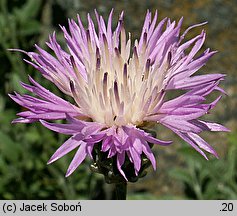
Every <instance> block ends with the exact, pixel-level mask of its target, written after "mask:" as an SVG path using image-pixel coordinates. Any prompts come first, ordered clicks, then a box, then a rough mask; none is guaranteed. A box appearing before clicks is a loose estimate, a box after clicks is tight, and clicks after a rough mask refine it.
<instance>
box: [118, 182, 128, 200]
mask: <svg viewBox="0 0 237 216" xmlns="http://www.w3.org/2000/svg"><path fill="white" fill-rule="evenodd" d="M115 196H116V200H126V196H127V182H119V183H115Z"/></svg>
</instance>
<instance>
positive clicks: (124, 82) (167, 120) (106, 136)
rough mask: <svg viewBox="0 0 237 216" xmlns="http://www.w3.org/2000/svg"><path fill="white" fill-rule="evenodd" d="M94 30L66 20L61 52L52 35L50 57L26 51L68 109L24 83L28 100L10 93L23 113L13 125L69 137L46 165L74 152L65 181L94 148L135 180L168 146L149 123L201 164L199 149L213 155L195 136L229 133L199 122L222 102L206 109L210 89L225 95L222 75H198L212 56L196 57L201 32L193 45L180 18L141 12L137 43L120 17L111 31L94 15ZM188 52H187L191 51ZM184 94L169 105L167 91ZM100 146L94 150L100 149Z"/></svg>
mask: <svg viewBox="0 0 237 216" xmlns="http://www.w3.org/2000/svg"><path fill="white" fill-rule="evenodd" d="M95 15H96V19H97V25H96V26H95V24H94V22H93V21H92V19H91V17H90V15H88V27H87V28H85V27H84V26H83V24H82V21H81V19H80V17H79V16H78V17H77V19H78V21H77V23H76V22H75V21H74V20H69V31H68V30H66V28H65V27H61V29H62V31H63V33H64V38H65V40H66V45H67V50H63V49H62V48H61V46H60V45H59V44H58V42H57V41H56V35H55V33H53V35H51V36H50V37H49V42H48V43H47V45H48V47H49V48H50V49H51V50H52V51H53V52H54V54H49V53H48V52H46V51H45V50H43V49H41V48H40V47H39V46H37V45H36V49H37V52H25V53H26V54H27V55H28V56H29V57H30V58H31V60H32V61H28V60H26V61H27V62H28V63H29V64H31V65H32V66H33V67H35V68H36V69H37V70H38V71H39V72H40V73H41V74H42V75H43V76H44V77H45V78H46V79H48V80H50V81H51V82H52V83H54V84H55V85H56V86H57V87H58V88H59V89H60V90H61V91H62V92H63V93H64V94H66V95H68V96H70V97H72V98H73V99H74V103H70V102H68V101H66V100H64V99H62V98H60V97H58V96H56V95H55V94H53V93H51V92H49V91H48V90H47V89H45V88H44V87H42V86H41V85H40V84H39V83H37V82H36V81H34V80H33V79H32V78H31V77H30V78H29V80H30V82H31V85H28V84H25V83H22V86H23V87H24V88H25V89H27V90H28V91H30V92H32V93H34V94H35V95H36V97H33V96H30V95H19V94H17V93H15V95H10V96H11V98H12V99H13V100H14V101H15V102H17V103H18V104H20V105H21V106H23V107H25V108H27V109H28V110H27V111H24V112H20V113H18V115H19V116H20V118H18V119H16V120H14V122H15V123H16V122H20V123H31V122H35V121H40V122H41V123H42V124H43V125H44V126H45V127H47V128H49V129H50V130H53V131H56V132H58V133H63V134H68V135H71V138H69V139H68V140H67V141H66V142H65V143H64V144H62V145H61V146H60V147H59V148H58V150H57V151H56V152H55V153H54V155H53V156H52V157H51V159H50V160H49V163H52V162H54V161H56V160H57V159H59V158H61V157H62V156H64V155H65V154H67V153H68V152H70V151H72V150H73V149H78V150H77V152H76V154H75V156H74V158H73V160H72V162H71V164H70V165H69V168H68V171H67V174H66V176H69V175H70V174H71V173H72V172H73V171H74V170H75V169H76V168H77V167H78V166H79V165H80V164H81V162H82V161H83V160H84V159H85V158H86V156H89V157H91V158H93V159H95V156H94V155H93V154H94V150H95V148H97V152H98V151H100V152H105V154H106V157H107V158H115V161H116V167H117V169H118V171H119V172H120V174H121V175H122V176H123V177H124V178H125V179H127V177H126V173H125V172H124V169H125V168H124V166H125V165H124V163H125V159H126V158H128V160H129V161H130V163H131V164H133V166H134V173H135V175H138V173H139V171H140V169H141V166H142V157H146V158H148V159H149V160H150V162H151V164H152V165H153V167H154V169H155V167H156V161H155V157H154V155H153V153H152V151H151V147H150V143H153V144H158V145H168V144H170V143H171V141H162V140H158V139H156V138H154V137H153V136H152V135H151V134H149V133H148V132H146V131H144V130H143V126H144V125H146V124H147V123H149V122H151V123H155V124H162V125H164V126H166V127H167V128H169V129H171V130H172V131H174V132H175V133H176V134H177V135H178V136H180V137H181V138H182V139H183V140H185V141H186V142H187V143H189V144H190V145H191V146H192V147H193V148H195V149H196V150H197V151H198V152H199V153H201V154H202V155H203V156H204V157H205V158H207V157H206V155H205V153H204V152H203V151H202V149H203V150H205V151H207V152H209V153H211V154H213V155H215V156H216V157H217V153H216V152H215V151H214V149H213V148H212V147H211V146H210V145H209V144H208V143H207V142H206V141H204V140H203V139H202V138H201V137H200V136H199V135H198V134H199V133H200V132H202V131H205V130H209V131H227V130H228V129H226V128H225V127H223V126H221V125H219V124H217V123H210V122H205V121H203V120H200V119H199V118H200V117H202V116H203V115H205V114H207V113H208V112H209V110H211V109H212V108H213V107H215V105H216V103H217V102H218V101H219V99H220V98H221V96H219V97H218V98H217V99H216V100H215V101H213V102H212V103H205V99H206V96H207V95H209V94H210V93H211V92H212V91H214V90H217V91H220V92H222V93H223V92H224V91H223V90H222V89H221V88H220V87H218V84H219V82H220V81H221V80H223V77H224V75H222V74H208V75H196V76H194V74H195V72H197V71H198V70H199V69H200V68H201V67H202V66H203V65H205V63H206V62H207V61H208V59H209V58H210V57H211V56H213V55H214V54H215V51H210V49H207V50H205V51H204V52H203V53H202V54H201V55H199V56H197V52H198V51H199V50H200V48H201V47H202V46H203V43H204V40H205V36H206V34H205V31H204V30H203V31H202V32H201V33H200V34H199V35H197V36H196V37H194V38H192V39H191V40H188V41H185V42H184V39H185V35H186V34H187V33H188V31H189V30H190V29H192V28H194V27H197V26H200V25H202V24H203V23H202V24H198V25H194V26H191V27H190V28H188V29H187V30H186V31H185V32H184V33H183V34H181V33H180V30H181V25H182V21H183V19H180V20H179V22H178V23H177V24H176V22H175V21H173V22H171V20H170V19H168V18H165V19H163V20H162V21H160V22H159V23H157V12H156V13H155V15H154V18H152V16H151V12H149V11H148V12H147V15H146V17H145V22H144V25H143V28H142V33H141V37H140V39H139V40H135V41H134V42H133V41H131V35H130V34H127V33H126V32H125V28H124V22H123V16H124V15H123V13H121V15H120V17H119V21H118V24H117V27H116V28H115V29H114V31H113V30H112V15H113V11H112V12H111V13H110V15H109V18H108V22H107V24H106V23H105V21H104V19H103V18H102V17H101V16H100V15H99V14H98V13H97V12H95ZM187 50H190V51H189V52H188V51H187ZM174 90H184V91H183V92H184V93H183V94H182V95H180V96H178V97H176V98H174V99H172V100H168V98H167V93H168V92H169V91H174ZM58 119H66V120H67V121H68V123H67V124H59V123H52V122H51V123H50V122H48V120H58ZM98 146H99V147H98Z"/></svg>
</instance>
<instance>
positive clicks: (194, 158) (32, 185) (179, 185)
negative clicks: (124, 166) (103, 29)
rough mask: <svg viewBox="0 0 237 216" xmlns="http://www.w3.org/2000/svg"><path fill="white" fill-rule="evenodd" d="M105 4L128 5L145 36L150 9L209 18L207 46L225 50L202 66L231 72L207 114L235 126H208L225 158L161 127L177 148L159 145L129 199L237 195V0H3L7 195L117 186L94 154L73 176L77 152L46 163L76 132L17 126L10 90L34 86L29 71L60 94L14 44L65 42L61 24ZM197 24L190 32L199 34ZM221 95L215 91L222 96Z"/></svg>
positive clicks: (1, 91)
mask: <svg viewBox="0 0 237 216" xmlns="http://www.w3.org/2000/svg"><path fill="white" fill-rule="evenodd" d="M95 8H96V9H97V10H98V11H99V12H100V13H101V14H102V15H103V16H104V17H105V18H107V17H108V14H109V12H110V10H111V8H114V9H115V15H114V25H115V24H116V21H117V17H118V14H119V13H120V12H121V11H122V10H124V11H125V25H126V29H127V31H130V32H132V37H133V38H137V37H138V36H139V32H140V31H141V28H142V23H143V19H144V16H145V13H146V10H147V9H150V10H151V11H153V12H154V11H155V10H156V9H158V11H159V20H160V19H162V18H163V17H165V16H168V17H170V18H171V19H176V20H177V19H179V18H180V17H181V16H184V25H183V30H184V29H185V28H187V27H188V26H189V25H192V24H195V23H199V22H203V21H208V22H209V24H208V25H206V26H205V27H204V28H205V29H206V30H207V40H206V43H205V46H204V48H203V50H204V49H205V48H207V47H210V48H211V49H215V50H218V51H219V53H218V54H216V55H215V56H214V57H213V58H212V59H211V60H210V61H209V63H208V64H207V66H205V67H204V68H203V69H202V72H209V73H212V72H217V73H226V74H227V75H228V76H227V77H226V80H225V81H224V82H223V83H222V87H223V88H224V89H225V90H226V91H227V93H228V97H226V96H225V97H224V98H223V99H222V100H221V101H220V103H219V104H218V105H217V107H216V109H215V110H214V111H213V112H212V115H210V116H207V117H206V118H207V119H209V120H214V121H217V122H219V123H222V124H225V125H226V126H227V127H229V128H230V129H231V130H232V132H231V133H204V134H203V137H204V138H205V139H206V140H207V141H208V142H209V143H210V144H212V145H213V146H214V147H215V148H216V150H217V152H218V153H219V155H220V159H219V160H217V159H214V158H212V157H211V156H210V157H209V158H210V160H209V161H206V160H204V159H203V158H202V157H201V156H200V155H198V154H197V153H196V152H195V151H194V150H193V149H191V148H189V146H188V145H187V144H185V143H183V142H182V141H181V140H180V139H178V138H177V137H176V136H174V135H173V134H172V133H171V132H169V131H168V130H166V129H164V128H160V127H158V129H157V133H158V136H159V137H160V138H164V139H167V138H169V139H173V140H174V144H173V145H172V146H170V147H166V148H162V147H157V148H154V151H155V153H156V157H157V167H158V168H157V171H156V172H154V171H153V170H151V169H150V170H149V174H148V175H147V176H146V177H145V178H143V179H141V180H139V181H138V182H137V183H130V184H129V186H128V198H129V199H237V121H236V118H237V109H236V106H237V97H236V96H237V85H236V81H237V78H236V77H237V76H236V75H235V73H236V71H235V70H236V68H237V61H236V57H237V34H236V33H237V18H236V17H237V3H236V1H235V0H177V1H175V0H120V1H115V0H112V1H106V0H101V1H94V0H90V1H88V0H0V63H1V65H0V199H105V198H110V192H111V187H110V186H109V185H105V184H104V180H103V177H102V176H100V175H95V174H91V172H90V170H89V168H88V167H89V163H90V161H86V162H85V163H84V164H83V165H81V166H80V167H79V168H78V169H77V171H76V172H75V173H74V174H73V175H72V176H70V177H69V178H65V177H64V175H65V172H66V169H67V166H68V165H69V162H70V160H71V159H72V156H73V154H70V155H67V156H65V157H64V158H62V159H60V160H59V161H57V162H55V163H54V164H52V165H50V166H48V165H46V162H47V161H48V159H49V158H50V156H51V155H52V154H53V153H54V151H55V150H56V148H58V146H59V145H60V144H62V143H63V141H64V140H65V139H67V138H68V137H66V136H64V135H60V134H57V133H54V132H52V131H49V130H48V129H46V128H44V127H43V126H41V125H40V124H39V123H34V124H30V125H25V124H17V125H11V123H10V122H11V121H12V120H13V119H14V118H15V117H16V113H17V112H19V111H21V109H23V108H21V107H20V106H18V105H17V104H15V103H14V102H13V101H11V100H10V98H9V97H8V96H7V94H8V93H12V92H13V91H17V92H20V93H26V92H25V91H24V90H23V89H22V88H21V87H20V85H19V81H20V80H22V81H25V82H27V74H31V75H32V76H33V77H34V78H35V79H36V80H40V83H41V84H42V85H44V86H45V87H47V88H48V89H50V90H52V91H53V92H55V93H56V94H58V95H61V93H60V92H59V91H58V90H57V89H56V88H55V87H54V86H52V85H50V83H49V82H47V81H46V80H45V79H42V78H41V76H40V74H39V72H37V71H36V70H34V69H33V68H32V67H30V66H28V65H27V64H26V63H25V62H24V61H23V60H22V59H23V58H26V56H23V55H22V54H21V53H15V52H10V51H7V49H8V48H20V49H24V50H26V51H34V44H35V43H37V44H39V45H41V46H42V47H44V48H46V46H45V41H47V40H48V35H49V34H50V33H52V32H53V31H54V30H55V31H56V32H57V35H58V38H59V40H60V41H63V36H62V34H61V32H60V30H59V26H58V24H61V25H66V26H67V18H68V17H70V18H76V14H77V13H79V14H80V15H81V18H82V20H83V21H84V23H85V24H86V15H87V13H88V12H89V13H93V10H94V9H95ZM200 31H201V28H197V29H195V30H192V31H191V32H190V34H189V36H188V37H187V39H188V38H190V37H192V36H194V35H195V34H198V33H199V32H200ZM214 96H215V95H214Z"/></svg>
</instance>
